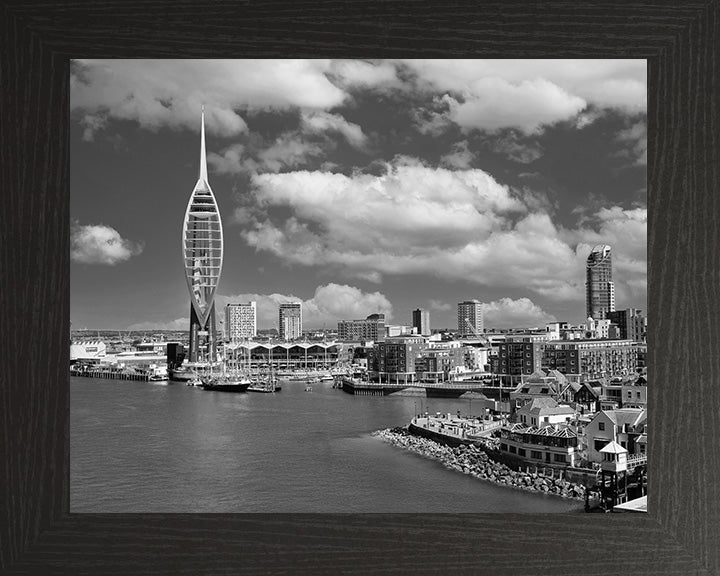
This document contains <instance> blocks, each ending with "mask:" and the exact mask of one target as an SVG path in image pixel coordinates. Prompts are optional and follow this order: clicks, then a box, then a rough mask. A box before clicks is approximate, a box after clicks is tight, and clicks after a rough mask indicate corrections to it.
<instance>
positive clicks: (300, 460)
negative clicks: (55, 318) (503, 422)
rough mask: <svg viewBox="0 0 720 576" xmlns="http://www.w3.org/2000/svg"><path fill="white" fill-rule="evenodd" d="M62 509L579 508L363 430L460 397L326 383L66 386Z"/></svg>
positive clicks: (452, 408)
mask: <svg viewBox="0 0 720 576" xmlns="http://www.w3.org/2000/svg"><path fill="white" fill-rule="evenodd" d="M70 391H71V405H70V412H71V419H70V440H71V442H70V509H71V511H72V512H189V513H195V512H227V513H242V512H277V513H291V512H318V513H333V512H346V513H349V512H410V513H424V512H473V513H483V512H506V513H510V512H530V513H547V512H580V511H582V503H579V502H577V501H572V500H563V499H561V498H558V497H555V496H547V495H541V494H533V493H528V492H522V491H519V490H514V489H511V488H505V487H500V486H496V485H494V484H490V483H487V482H484V481H481V480H477V479H475V478H472V477H470V476H466V475H463V474H459V473H458V472H455V471H451V470H448V469H446V468H444V467H443V466H442V465H441V464H439V463H438V462H435V461H432V460H428V459H425V458H423V457H421V456H418V455H416V454H412V453H409V452H404V451H403V450H401V449H399V448H396V447H393V446H391V445H389V444H386V443H384V442H383V441H382V440H380V439H379V438H377V437H375V436H372V435H371V432H373V431H375V430H378V429H382V428H390V427H394V426H399V425H405V424H406V423H407V422H408V421H409V420H410V418H411V417H412V416H413V414H415V411H416V410H420V409H421V408H422V409H427V410H429V411H430V412H436V411H442V412H453V413H454V412H456V411H457V410H461V411H462V412H463V413H467V412H468V410H469V409H470V408H471V406H470V405H469V403H468V402H467V401H461V400H452V399H419V398H414V397H378V396H352V395H350V394H346V393H344V392H342V391H341V390H338V389H334V388H332V383H331V382H323V383H320V384H313V389H312V392H306V391H305V384H304V383H303V382H283V389H282V391H281V392H278V393H275V394H253V393H244V394H229V393H222V392H207V391H204V390H202V389H200V388H194V387H188V386H185V385H184V384H183V383H172V384H167V383H152V382H135V381H120V380H97V379H93V378H71V381H70Z"/></svg>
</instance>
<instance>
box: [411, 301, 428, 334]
mask: <svg viewBox="0 0 720 576" xmlns="http://www.w3.org/2000/svg"><path fill="white" fill-rule="evenodd" d="M412 325H413V328H415V329H416V330H417V333H418V334H420V335H422V336H430V312H428V311H427V310H423V309H422V308H417V309H416V310H413V311H412Z"/></svg>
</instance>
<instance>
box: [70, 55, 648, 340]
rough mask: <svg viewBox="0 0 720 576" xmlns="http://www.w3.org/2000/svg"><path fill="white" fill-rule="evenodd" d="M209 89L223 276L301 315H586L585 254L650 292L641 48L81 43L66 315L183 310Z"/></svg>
mask: <svg viewBox="0 0 720 576" xmlns="http://www.w3.org/2000/svg"><path fill="white" fill-rule="evenodd" d="M203 103H204V105H205V113H206V131H207V133H206V141H207V151H208V163H209V180H210V185H211V186H212V189H213V191H214V193H215V196H216V198H217V202H218V205H219V209H220V212H221V215H222V219H223V227H224V231H225V232H224V235H225V259H224V267H223V272H222V278H221V280H220V284H219V287H218V291H217V295H216V309H217V313H218V320H219V321H220V320H222V319H223V318H224V307H225V304H226V303H228V302H248V301H250V300H255V301H256V302H257V303H258V304H257V316H258V318H257V320H258V329H265V328H277V322H278V320H277V319H278V305H279V303H281V302H289V301H301V302H302V303H303V326H304V327H305V328H323V327H325V328H336V327H337V321H338V320H340V319H359V318H365V317H366V316H367V315H369V314H373V313H378V312H381V313H384V314H386V317H387V322H388V323H390V324H407V325H411V324H412V310H414V309H416V308H423V309H426V310H429V312H430V324H431V326H432V327H454V326H455V325H456V323H457V319H456V315H457V303H458V302H462V301H464V300H470V299H478V300H480V301H481V302H484V303H485V327H486V328H492V327H498V328H506V327H513V326H517V327H520V326H544V324H545V323H546V322H550V321H553V320H562V321H568V322H572V323H580V322H583V321H584V315H585V261H586V259H587V256H588V254H589V252H590V250H591V249H592V248H593V246H595V245H596V244H609V245H610V246H612V252H613V280H614V282H615V288H616V307H617V308H618V309H624V308H631V307H633V308H641V309H642V310H643V311H646V310H647V303H646V301H647V190H646V182H647V177H646V163H647V82H646V63H645V61H644V60H456V61H454V60H440V61H433V60H378V61H364V60H96V61H92V60H78V61H74V62H73V63H72V66H71V122H72V123H71V207H70V212H71V218H72V232H71V233H72V238H71V250H72V253H71V321H72V326H73V328H74V329H80V328H89V329H118V330H122V329H132V330H151V329H187V327H188V325H189V310H190V304H189V297H188V293H187V285H186V283H185V279H184V276H183V265H182V258H181V232H182V220H183V214H184V212H185V207H186V205H187V201H188V198H189V196H190V193H191V191H192V189H193V186H194V184H195V181H196V180H197V174H198V160H199V143H200V106H201V104H203Z"/></svg>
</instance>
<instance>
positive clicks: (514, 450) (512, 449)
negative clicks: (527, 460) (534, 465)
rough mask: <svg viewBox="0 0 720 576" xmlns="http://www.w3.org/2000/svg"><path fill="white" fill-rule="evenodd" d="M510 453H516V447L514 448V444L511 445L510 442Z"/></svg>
mask: <svg viewBox="0 0 720 576" xmlns="http://www.w3.org/2000/svg"><path fill="white" fill-rule="evenodd" d="M510 453H511V454H517V448H515V446H513V445H512V444H510Z"/></svg>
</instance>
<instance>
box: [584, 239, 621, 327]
mask: <svg viewBox="0 0 720 576" xmlns="http://www.w3.org/2000/svg"><path fill="white" fill-rule="evenodd" d="M611 252H612V251H611V248H610V246H608V245H607V244H598V245H597V246H595V247H594V248H593V249H592V251H591V252H590V254H589V256H588V257H587V263H586V268H585V297H586V314H585V316H589V317H591V318H593V319H595V320H604V319H605V318H607V313H608V312H612V311H613V310H615V284H614V283H613V280H612V254H611Z"/></svg>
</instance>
